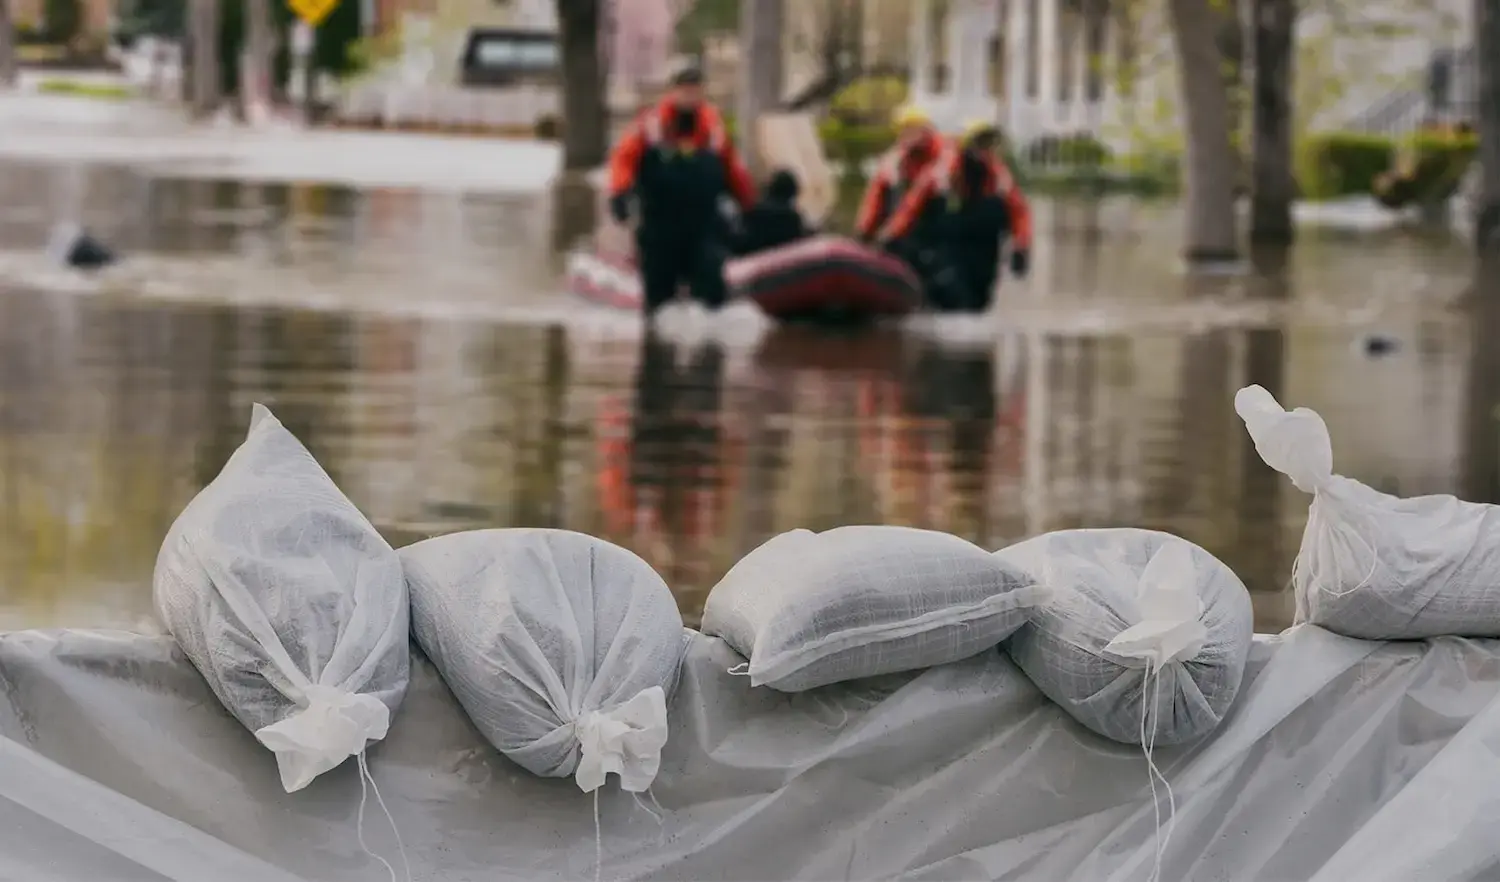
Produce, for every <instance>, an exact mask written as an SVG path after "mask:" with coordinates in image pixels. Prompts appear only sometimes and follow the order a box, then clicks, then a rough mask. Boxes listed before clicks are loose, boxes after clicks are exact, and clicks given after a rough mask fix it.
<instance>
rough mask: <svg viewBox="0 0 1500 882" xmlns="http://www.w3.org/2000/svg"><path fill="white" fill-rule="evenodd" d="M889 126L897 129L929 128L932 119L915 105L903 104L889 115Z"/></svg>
mask: <svg viewBox="0 0 1500 882" xmlns="http://www.w3.org/2000/svg"><path fill="white" fill-rule="evenodd" d="M891 124H892V125H894V126H895V127H896V128H898V129H901V128H905V127H907V126H930V125H932V117H930V116H928V115H927V111H925V110H923V109H922V108H920V107H917V106H916V105H915V104H903V105H901V106H900V107H898V108H896V110H895V112H894V113H892V114H891Z"/></svg>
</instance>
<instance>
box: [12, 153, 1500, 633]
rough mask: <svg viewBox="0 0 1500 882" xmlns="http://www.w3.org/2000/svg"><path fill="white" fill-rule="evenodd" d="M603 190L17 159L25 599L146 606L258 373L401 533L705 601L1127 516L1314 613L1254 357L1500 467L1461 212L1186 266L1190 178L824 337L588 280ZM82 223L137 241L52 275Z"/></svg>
mask: <svg viewBox="0 0 1500 882" xmlns="http://www.w3.org/2000/svg"><path fill="white" fill-rule="evenodd" d="M590 202H591V199H590V198H588V197H587V196H586V195H585V196H580V195H579V194H578V193H576V192H574V193H568V192H563V193H561V194H558V195H550V196H540V197H539V196H525V195H521V196H504V195H479V194H464V193H455V192H444V193H439V192H421V191H415V190H402V189H391V188H364V189H350V188H344V187H328V186H319V185H296V184H264V183H257V184H240V183H236V182H232V181H216V180H204V179H193V180H185V179H174V178H172V177H171V176H170V175H168V174H167V172H166V171H165V170H163V169H160V168H157V169H151V170H143V169H141V168H139V167H137V168H134V169H131V168H122V167H110V166H76V165H74V166H56V165H48V164H45V163H21V162H16V161H10V162H6V163H4V164H3V165H0V627H15V626H21V625H42V624H47V625H51V624H67V625H77V626H91V625H123V626H127V627H136V626H140V624H141V623H142V622H143V621H145V620H146V619H147V618H148V617H149V610H150V576H151V569H152V565H153V562H154V559H155V555H156V549H157V546H158V544H159V542H160V540H161V537H162V535H163V534H164V533H165V531H166V529H167V527H168V525H169V524H170V523H171V521H172V519H173V518H174V517H175V516H176V514H177V513H178V511H180V510H181V508H182V507H183V506H184V505H185V504H186V502H187V501H188V500H189V499H190V498H191V497H192V495H193V493H194V492H195V491H196V490H197V489H198V488H199V487H200V486H202V485H203V484H204V483H205V482H207V481H208V480H210V479H211V478H212V477H213V476H214V475H215V474H216V473H217V471H218V469H219V467H220V466H221V465H222V464H223V462H224V460H225V458H226V457H227V456H228V454H229V453H230V452H231V451H232V450H233V449H234V447H235V446H236V445H237V444H238V442H239V440H240V439H241V438H242V437H243V433H244V430H245V425H246V422H247V419H248V417H249V412H250V404H251V403H252V402H255V401H260V402H264V403H266V404H267V405H269V406H270V407H272V408H273V410H275V412H276V413H277V415H278V416H279V417H280V418H281V419H282V420H283V422H285V423H286V425H287V426H288V427H290V428H291V429H292V430H293V431H294V432H296V433H297V434H298V435H299V436H300V437H301V438H302V439H303V440H304V442H305V443H306V444H307V445H308V447H309V448H310V449H311V450H312V451H313V453H314V454H315V455H316V456H317V457H318V458H319V460H320V461H321V462H322V463H323V465H324V467H325V468H326V469H327V470H328V471H329V473H330V474H331V475H332V476H333V477H334V479H335V480H336V481H337V482H338V483H339V484H340V486H342V487H343V488H344V490H345V492H346V493H348V495H349V496H350V497H351V498H352V499H353V500H354V501H355V502H356V503H357V504H358V505H359V506H360V507H361V508H362V509H363V510H364V511H365V512H366V514H367V515H368V516H369V517H370V518H371V520H372V521H373V522H374V523H375V524H376V525H377V526H378V527H379V528H380V529H381V530H382V531H383V532H384V533H385V534H386V535H387V537H388V538H390V540H391V541H392V542H393V543H395V544H404V543H406V542H410V541H413V540H415V539H418V538H423V537H426V536H429V535H433V534H437V533H442V532H446V531H451V530H459V529H469V528H475V527H490V526H523V525H524V526H556V527H567V528H570V529H576V530H582V531H586V532H590V533H594V534H597V535H600V536H603V537H606V538H609V539H611V540H613V541H616V542H619V543H621V544H623V545H626V546H628V547H630V548H632V549H634V550H635V551H637V552H638V553H639V554H641V555H642V556H643V557H644V558H646V559H647V560H648V561H650V562H651V563H652V564H653V565H655V566H656V567H657V568H658V569H659V570H660V571H661V572H662V573H663V575H664V576H665V577H666V578H667V580H668V582H669V583H670V584H671V585H673V587H674V589H675V590H676V591H677V592H678V595H679V598H680V602H681V605H682V607H683V610H684V613H685V614H686V615H687V617H688V618H689V619H690V620H692V619H695V618H696V615H697V612H698V610H699V609H701V606H702V602H703V598H704V595H705V593H706V591H707V589H708V588H710V587H711V586H712V585H713V583H714V581H715V580H716V578H717V577H718V576H719V575H720V574H721V573H722V572H723V571H724V570H725V569H727V568H728V567H729V566H730V565H731V564H732V563H733V562H734V561H735V560H736V559H737V558H738V557H739V556H740V555H742V554H744V553H745V552H746V551H748V550H750V549H751V548H753V547H754V546H755V545H757V544H758V543H759V542H761V541H762V540H764V539H765V538H767V537H768V536H770V535H772V534H774V533H776V532H779V531H782V530H787V529H791V528H794V527H810V528H814V529H820V528H826V527H831V526H835V525H839V524H847V523H892V524H909V525H915V526H923V527H931V528H935V529H941V530H947V531H950V532H953V533H956V534H958V535H961V536H964V537H966V538H969V539H972V540H973V541H975V542H977V543H979V544H981V545H984V546H986V547H991V548H994V547H999V546H1001V545H1004V544H1007V543H1009V542H1012V541H1015V540H1018V539H1021V538H1024V537H1026V536H1030V535H1034V534H1036V533H1040V532H1044V531H1047V530H1056V529H1064V528H1072V527H1086V526H1118V525H1127V526H1140V527H1151V528H1156V529H1163V530H1170V531H1172V532H1176V533H1179V534H1181V535H1183V536H1185V537H1187V538H1189V539H1191V540H1193V541H1195V542H1198V543H1200V544H1202V545H1203V546H1205V547H1207V548H1208V549H1209V550H1210V551H1212V552H1214V553H1215V554H1217V555H1219V556H1220V557H1221V558H1223V559H1224V560H1225V561H1226V562H1227V563H1229V564H1230V565H1231V566H1233V567H1234V568H1235V569H1236V570H1237V571H1238V572H1239V573H1240V574H1241V576H1242V577H1243V578H1244V579H1245V581H1246V582H1247V584H1249V585H1250V586H1251V588H1252V590H1254V591H1255V592H1256V597H1257V609H1258V613H1259V616H1260V622H1259V626H1260V627H1261V628H1262V629H1274V628H1276V627H1279V626H1281V625H1282V624H1285V622H1286V617H1287V612H1288V609H1289V602H1288V598H1287V596H1286V594H1285V593H1284V592H1283V591H1282V587H1283V586H1284V585H1285V583H1286V581H1287V579H1288V576H1289V573H1290V566H1291V562H1292V559H1293V558H1294V556H1295V554H1296V549H1297V544H1298V539H1299V537H1300V533H1301V528H1302V523H1303V520H1304V518H1305V515H1306V509H1307V502H1308V499H1307V497H1304V496H1303V495H1302V494H1300V493H1299V492H1298V491H1296V490H1295V488H1293V487H1292V486H1291V485H1290V484H1289V483H1288V482H1286V481H1285V479H1283V478H1280V477H1279V476H1276V475H1274V474H1273V473H1271V472H1270V470H1269V469H1267V468H1265V467H1264V466H1263V465H1262V464H1261V463H1260V462H1259V460H1258V458H1257V457H1256V456H1255V453H1254V450H1253V449H1252V447H1251V445H1250V443H1249V441H1248V439H1247V438H1246V436H1245V434H1244V431H1243V429H1242V427H1241V425H1240V423H1239V421H1238V419H1237V418H1236V416H1235V414H1234V410H1233V405H1232V396H1233V393H1234V391H1235V390H1236V389H1238V388H1239V387H1241V386H1243V385H1245V384H1248V383H1260V384H1261V385H1263V386H1265V387H1267V388H1268V389H1270V390H1272V391H1273V392H1274V393H1275V394H1276V395H1277V396H1278V397H1279V398H1280V399H1281V400H1282V401H1283V402H1284V403H1286V404H1288V406H1292V405H1306V406H1310V407H1313V408H1315V409H1317V410H1318V411H1319V412H1321V413H1322V414H1323V416H1324V417H1325V419H1326V420H1327V421H1328V423H1329V427H1330V429H1331V431H1332V434H1333V440H1334V456H1335V465H1336V468H1337V470H1338V471H1340V472H1342V473H1344V474H1348V475H1351V476H1353V477H1357V478H1359V479H1361V480H1364V481H1366V482H1368V483H1371V484H1373V485H1375V486H1377V487H1379V488H1380V489H1383V490H1387V491H1389V492H1394V493H1399V494H1402V495H1414V494H1419V493H1429V492H1458V493H1460V495H1465V496H1467V497H1469V498H1480V499H1486V500H1489V499H1493V498H1494V496H1495V492H1496V487H1495V484H1496V481H1495V479H1494V477H1493V475H1494V473H1495V472H1496V462H1497V461H1500V442H1497V440H1496V436H1495V433H1494V425H1495V411H1494V408H1493V402H1494V400H1495V396H1494V394H1493V392H1494V389H1493V387H1494V385H1495V382H1496V379H1497V377H1500V366H1496V365H1495V364H1494V356H1492V355H1491V354H1490V353H1491V352H1492V351H1494V350H1496V347H1495V346H1493V345H1489V344H1488V341H1489V340H1491V339H1492V338H1493V334H1492V333H1489V332H1488V331H1487V329H1494V328H1496V327H1500V324H1497V320H1496V319H1495V318H1494V317H1493V316H1491V315H1490V313H1491V312H1492V311H1493V307H1492V306H1489V305H1488V304H1493V303H1494V302H1495V301H1496V299H1495V298H1494V297H1492V298H1489V299H1488V300H1484V299H1483V298H1480V299H1481V300H1482V301H1483V302H1484V303H1485V304H1487V305H1486V306H1484V307H1482V308H1481V307H1475V306H1474V305H1473V303H1472V302H1471V301H1472V300H1473V298H1466V296H1465V295H1466V294H1468V293H1470V292H1471V287H1472V285H1471V281H1470V280H1471V279H1472V278H1473V272H1472V267H1471V258H1470V256H1469V254H1468V252H1467V250H1466V248H1465V247H1464V246H1463V244H1462V243H1459V242H1455V241H1452V240H1451V239H1448V238H1445V237H1443V236H1440V235H1438V236H1434V235H1426V234H1420V233H1416V232H1411V231H1400V230H1397V231H1383V232H1376V233H1372V232H1368V231H1366V232H1361V233H1353V232H1346V233H1339V232H1332V231H1325V232H1318V233H1312V232H1309V233H1308V234H1307V235H1305V236H1304V238H1303V241H1302V242H1301V243H1300V244H1299V246H1298V248H1297V250H1296V252H1295V253H1294V254H1293V256H1292V260H1291V262H1290V264H1287V263H1285V262H1284V261H1278V260H1276V259H1274V258H1267V257H1262V258H1261V259H1260V260H1258V262H1257V265H1256V267H1255V268H1254V270H1253V271H1251V272H1248V273H1240V274H1228V275H1219V276H1197V277H1185V276H1184V275H1183V274H1182V273H1181V272H1180V270H1179V268H1178V267H1177V265H1176V258H1175V254H1176V243H1177V241H1178V231H1177V229H1176V224H1177V221H1176V214H1175V212H1174V210H1173V209H1172V208H1171V207H1169V206H1168V207H1150V206H1140V205H1134V204H1132V203H1128V202H1117V203H1108V204H1105V205H1104V206H1102V207H1101V206H1096V205H1094V206H1091V205H1084V204H1071V203H1053V202H1046V201H1040V200H1039V204H1038V206H1037V216H1038V223H1039V230H1040V232H1039V243H1038V248H1037V252H1036V255H1035V260H1034V264H1035V269H1034V273H1033V278H1032V279H1031V280H1030V281H1029V282H1027V283H1025V284H1017V283H1016V282H1014V281H1013V280H1007V281H1006V283H1005V288H1004V289H1003V291H1002V296H1001V299H1002V301H1003V302H1002V305H1001V307H1000V308H999V310H998V311H997V313H996V314H995V315H993V316H990V317H986V318H984V319H980V320H975V319H949V318H944V319H940V320H931V319H922V320H916V321H913V322H910V323H908V324H907V325H905V326H902V327H896V328H882V329H876V330H872V331H868V332H864V333H857V334H850V333H845V334H840V335H829V334H827V333H819V332H814V331H809V330H806V329H797V328H773V327H769V326H768V325H767V323H766V322H764V321H763V320H761V319H759V318H758V317H757V316H755V315H754V314H752V313H750V312H749V311H748V310H744V309H735V310H730V311H729V312H728V313H727V314H725V315H722V316H719V317H717V318H714V319H706V318H703V317H701V316H697V317H695V316H691V315H689V316H671V317H669V318H670V319H672V320H671V321H668V322H665V323H664V324H665V325H666V327H665V329H664V331H663V333H662V334H659V335H655V336H647V335H644V334H643V333H642V331H641V329H640V326H639V322H638V321H637V320H636V319H635V318H634V317H633V316H628V315H620V314H617V313H613V312H610V311H608V310H605V309H603V308H601V307H594V306H590V305H585V304H583V303H581V302H577V301H574V300H572V299H570V298H568V297H567V296H566V295H564V294H563V293H561V284H560V282H559V280H558V276H557V269H558V267H559V265H560V262H559V260H558V259H557V257H556V254H555V250H556V247H557V246H558V245H559V244H563V243H566V242H567V241H569V240H570V239H571V237H572V234H573V232H576V230H577V229H579V228H581V227H583V226H585V225H586V224H587V222H588V221H587V218H584V217H580V216H579V215H580V212H581V211H582V210H583V209H586V207H587V206H588V205H589V204H590ZM585 213H586V212H585ZM59 218H68V219H75V220H82V221H84V222H86V223H87V224H88V225H89V226H90V227H91V228H93V229H95V230H97V231H98V232H99V233H100V234H101V235H102V236H103V237H104V238H105V239H106V240H108V241H111V242H113V243H115V244H117V245H118V246H119V247H121V248H122V249H123V250H125V251H126V252H127V253H129V254H131V255H132V262H131V264H132V265H128V266H126V267H122V268H121V269H119V270H117V271H114V272H112V273H111V274H109V275H107V276H105V277H104V278H102V279H100V280H85V279H79V278H77V277H73V276H70V275H69V274H66V273H63V272H60V271H58V270H56V269H54V268H52V267H49V266H48V265H47V263H46V261H45V260H44V259H43V258H42V257H41V256H40V254H39V249H41V248H42V247H43V245H44V244H45V242H46V239H47V235H48V231H49V228H50V226H51V224H52V223H53V221H55V220H57V219H59ZM678 319H680V320H678Z"/></svg>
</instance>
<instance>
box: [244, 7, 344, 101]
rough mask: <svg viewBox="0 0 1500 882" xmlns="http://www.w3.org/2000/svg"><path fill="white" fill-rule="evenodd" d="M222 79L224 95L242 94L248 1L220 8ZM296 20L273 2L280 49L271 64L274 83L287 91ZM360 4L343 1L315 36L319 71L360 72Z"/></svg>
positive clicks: (319, 27) (273, 20)
mask: <svg viewBox="0 0 1500 882" xmlns="http://www.w3.org/2000/svg"><path fill="white" fill-rule="evenodd" d="M219 9H220V15H221V18H220V22H219V65H220V68H219V76H220V77H221V79H220V81H219V82H220V83H222V84H223V88H224V94H226V95H237V94H239V85H240V55H241V53H243V52H244V50H245V40H246V34H247V27H246V20H245V18H246V17H245V2H244V0H222V3H221V5H220V7H219ZM296 20H297V19H296V16H295V15H294V14H293V13H292V11H291V9H290V7H288V6H287V4H286V3H285V2H282V0H271V22H272V24H271V27H272V29H273V30H274V31H275V33H276V34H277V35H278V36H277V44H278V47H279V48H278V49H277V53H276V57H275V58H273V59H272V62H271V72H272V81H273V84H274V85H275V86H278V87H282V88H284V87H285V86H286V83H287V80H288V79H289V78H290V76H291V70H292V53H291V43H292V38H291V29H292V26H293V24H294V23H295V22H296ZM361 30H362V29H361V26H360V4H359V0H343V2H341V3H339V5H338V6H336V7H334V10H333V12H331V13H329V15H328V17H327V18H326V19H324V20H323V23H322V24H321V25H319V26H318V29H317V30H316V31H315V32H314V34H313V36H314V40H313V63H314V65H315V66H316V67H317V68H318V70H324V71H328V72H330V73H332V74H334V75H335V76H341V77H342V76H348V75H350V74H352V73H355V72H357V71H358V70H359V69H360V68H359V67H358V65H359V63H360V61H361V56H360V49H359V44H360V38H361Z"/></svg>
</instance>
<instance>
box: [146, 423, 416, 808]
mask: <svg viewBox="0 0 1500 882" xmlns="http://www.w3.org/2000/svg"><path fill="white" fill-rule="evenodd" d="M153 590H154V599H155V603H156V610H157V613H158V615H160V616H161V619H162V621H163V622H164V623H165V624H166V627H167V630H168V631H169V632H171V634H172V636H173V637H174V638H176V640H177V642H178V643H179V644H181V646H182V651H183V652H184V653H185V654H186V655H187V657H188V659H190V660H191V661H192V663H193V665H194V666H195V667H197V668H198V670H199V672H200V673H202V674H203V677H204V679H206V680H207V681H208V685H209V686H210V687H211V688H212V689H213V692H214V694H215V695H217V696H218V697H219V701H221V702H223V703H224V707H226V708H227V709H228V710H229V712H230V713H232V714H234V716H235V718H236V719H238V720H239V721H240V722H241V723H243V724H244V725H245V727H246V728H248V729H249V730H250V731H252V732H254V733H255V737H256V738H257V739H259V741H260V742H261V743H262V744H264V745H265V746H266V747H268V748H270V749H271V750H272V751H274V752H275V754H276V764H277V766H278V768H279V769H280V772H281V783H282V786H283V787H285V788H286V790H287V791H288V792H290V791H293V790H299V789H301V788H303V787H306V786H307V785H308V784H309V783H310V782H311V781H312V780H313V779H314V778H316V777H317V776H318V775H321V774H322V773H324V772H326V771H328V770H329V769H332V768H334V767H335V766H337V765H339V764H340V763H342V762H343V761H344V760H346V759H348V758H349V757H351V756H354V755H357V754H359V753H361V752H363V751H364V749H365V746H366V744H367V743H368V742H370V741H379V740H380V739H382V738H384V737H385V735H386V730H387V728H388V726H389V725H390V719H391V714H392V713H393V712H394V711H395V710H396V708H397V707H398V706H400V704H401V698H402V696H403V695H404V694H405V693H406V684H407V680H408V677H409V672H410V664H411V658H410V649H409V633H408V620H409V608H408V605H407V598H406V582H405V580H404V579H403V577H402V575H401V562H400V560H399V559H398V558H397V557H396V552H395V551H393V550H392V549H391V547H390V546H389V545H387V544H386V542H385V540H384V539H382V538H381V537H380V534H379V533H377V532H376V531H375V528H374V527H373V526H371V525H370V522H369V521H367V520H366V519H365V517H364V515H362V514H360V512H359V510H358V509H357V508H355V507H354V504H353V503H352V502H350V501H349V500H348V499H347V498H346V497H345V496H344V494H343V493H341V492H339V488H338V487H336V486H335V485H334V483H333V480H332V479H330V478H329V477H328V475H327V473H325V472H324V471H323V469H322V467H321V466H319V465H318V463H317V461H316V460H314V459H313V457H312V454H310V453H308V452H307V448H305V447H303V446H302V443H301V442H300V441H298V440H297V439H296V437H295V436H293V435H292V433H291V432H288V431H287V430H286V428H285V427H284V426H282V425H281V422H280V421H279V420H277V419H276V417H274V416H272V415H271V412H270V411H268V410H266V409H265V408H264V407H262V406H260V405H259V404H257V405H255V407H254V411H253V413H252V415H251V418H250V431H249V434H248V435H247V436H246V438H245V443H243V444H241V445H240V447H239V449H238V450H236V451H235V452H234V455H233V456H231V457H230V458H229V461H228V462H227V463H225V465H224V470H223V471H221V472H220V473H219V476H218V477H217V478H215V479H214V480H213V482H212V483H210V484H209V485H208V486H207V487H204V488H203V490H202V491H201V492H199V494H198V495H197V496H196V497H194V498H193V500H192V502H190V503H188V506H187V508H186V509H184V510H183V512H182V514H181V515H179V516H178V518H177V521H176V522H175V523H174V524H172V528H171V530H170V531H168V533H167V538H166V540H165V541H164V542H163V543H162V546H161V552H160V553H159V554H158V556H157V558H156V573H155V577H154V579H153Z"/></svg>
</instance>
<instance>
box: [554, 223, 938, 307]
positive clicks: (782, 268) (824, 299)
mask: <svg viewBox="0 0 1500 882" xmlns="http://www.w3.org/2000/svg"><path fill="white" fill-rule="evenodd" d="M724 279H725V282H726V284H727V285H728V288H729V296H730V299H731V300H737V299H745V300H749V301H751V302H753V303H755V304H756V305H757V306H759V307H760V308H761V309H762V310H763V311H764V312H765V313H766V314H767V315H769V316H770V317H772V318H775V319H781V320H791V319H798V318H813V319H817V318H839V319H844V320H850V319H862V318H879V317H885V316H901V315H906V314H907V313H909V312H912V311H913V310H915V309H917V308H919V307H920V306H921V304H922V286H921V282H920V281H918V279H917V276H916V273H914V272H912V270H911V268H910V267H908V266H907V265H906V264H905V263H904V262H903V261H901V260H900V259H898V258H896V257H894V256H892V255H889V254H886V253H885V252H883V251H877V250H874V249H872V248H867V247H865V246H864V245H861V244H859V243H858V242H854V241H852V240H850V239H845V238H842V237H840V236H814V237H812V238H810V239H804V240H803V241H801V242H795V243H793V244H791V245H786V246H783V247H781V248H776V249H773V250H771V251H766V252H763V253H760V254H753V255H749V256H746V257H736V258H734V259H732V260H730V261H728V262H727V263H726V264H725V266H724ZM567 285H568V288H569V290H571V291H572V292H573V293H575V294H577V295H579V296H580V297H583V298H585V299H587V300H591V301H594V302H595V303H601V304H604V305H607V306H614V307H619V308H622V309H636V310H638V309H640V308H641V300H642V293H641V285H640V277H639V276H638V274H637V273H636V270H635V266H634V261H633V260H631V259H630V258H628V257H626V256H624V255H616V254H601V253H594V252H587V251H585V252H575V253H574V254H572V255H571V256H570V257H569V258H568V264H567Z"/></svg>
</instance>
